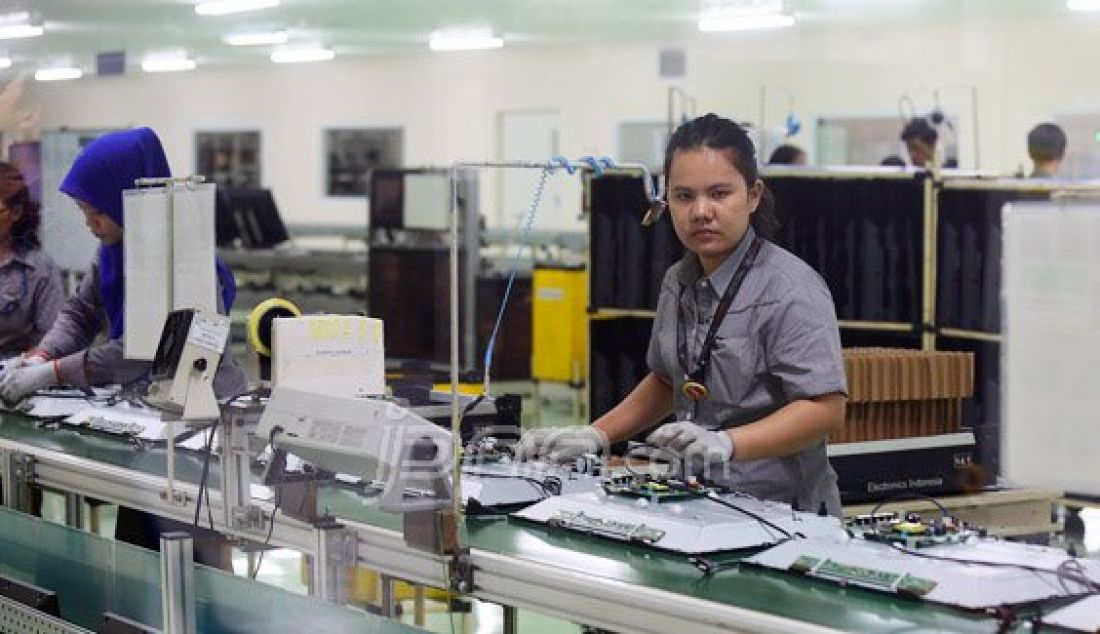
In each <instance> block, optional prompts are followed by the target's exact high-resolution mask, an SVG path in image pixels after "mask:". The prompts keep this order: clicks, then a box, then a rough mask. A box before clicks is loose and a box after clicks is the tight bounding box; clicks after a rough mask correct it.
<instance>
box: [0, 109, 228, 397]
mask: <svg viewBox="0 0 1100 634" xmlns="http://www.w3.org/2000/svg"><path fill="white" fill-rule="evenodd" d="M166 176H169V171H168V159H167V158H166V157H165V156H164V149H163V148H162V147H161V144H160V139H158V138H157V136H156V134H155V133H154V132H153V131H152V130H150V129H149V128H138V129H134V130H126V131H123V132H115V133H111V134H107V135H104V136H102V137H100V138H98V139H96V140H95V141H93V142H92V143H91V144H89V145H88V147H86V148H85V149H84V150H83V151H82V152H81V153H80V155H79V156H77V158H76V161H75V162H74V163H73V166H72V168H71V169H70V170H69V173H68V175H67V176H66V177H65V180H64V181H63V182H62V183H61V191H62V192H64V193H65V194H68V195H69V196H70V197H72V199H73V200H74V201H75V202H76V204H77V206H79V207H80V209H81V211H83V212H84V218H85V222H86V223H87V225H88V230H89V231H91V232H92V234H94V235H95V236H96V237H97V238H98V239H99V242H100V247H99V249H98V250H97V252H96V260H95V261H94V262H93V263H92V265H91V268H90V269H89V270H88V273H87V275H85V276H84V280H83V282H82V283H81V285H80V288H79V289H78V290H77V292H76V294H75V295H74V296H73V297H72V298H70V299H69V301H68V303H67V304H66V305H65V308H64V309H63V310H62V311H61V314H60V315H59V316H58V318H57V320H56V321H55V322H54V324H53V327H52V328H50V330H49V332H48V333H46V335H45V336H44V337H43V338H42V341H41V342H40V343H39V344H38V346H37V347H36V348H35V349H33V350H31V351H29V352H27V353H26V354H24V355H23V357H22V359H21V361H20V362H19V363H16V364H12V366H14V367H8V368H5V370H4V374H3V377H2V378H0V398H3V400H4V401H6V402H8V403H15V402H18V401H20V400H21V399H23V398H24V397H25V396H27V395H29V394H33V393H34V392H35V391H37V390H40V389H43V388H47V387H52V386H55V385H72V386H76V387H81V388H87V387H89V386H92V385H104V384H111V383H122V384H126V383H130V382H132V381H135V380H137V379H140V378H143V377H145V376H146V375H147V374H148V371H149V367H150V363H149V362H147V361H138V360H130V359H124V358H123V341H122V333H123V315H124V312H125V311H124V308H125V303H126V297H125V288H126V284H125V279H124V275H123V246H122V237H123V230H122V225H123V218H122V192H123V191H124V190H127V189H133V188H134V181H135V180H136V179H138V178H142V177H166ZM217 270H218V281H219V285H220V287H221V289H220V290H221V292H220V293H219V299H220V300H221V301H220V303H221V304H222V307H223V308H225V309H228V307H229V306H230V305H231V304H232V302H233V295H234V293H235V290H236V283H235V281H234V279H233V274H232V273H231V272H230V271H229V269H228V268H226V267H225V265H224V264H222V263H221V262H218V267H217ZM161 326H162V324H150V325H149V327H150V328H156V329H158V330H159V328H160V327H161ZM101 334H103V335H106V341H104V342H103V343H94V342H95V340H96V337H97V336H99V335H101ZM222 359H223V363H222V366H221V367H219V369H218V372H217V374H216V375H215V378H214V391H215V393H217V394H218V395H219V396H229V395H232V394H236V393H238V392H241V391H243V390H244V389H245V378H244V373H243V372H241V370H240V369H239V368H238V367H237V366H236V365H235V364H234V363H233V360H232V357H231V355H229V354H225V355H223V357H222ZM45 362H48V363H45Z"/></svg>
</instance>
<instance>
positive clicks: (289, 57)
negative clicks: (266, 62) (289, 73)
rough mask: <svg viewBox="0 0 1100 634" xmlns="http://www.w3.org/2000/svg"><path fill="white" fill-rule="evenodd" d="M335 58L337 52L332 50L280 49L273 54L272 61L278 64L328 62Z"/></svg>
mask: <svg viewBox="0 0 1100 634" xmlns="http://www.w3.org/2000/svg"><path fill="white" fill-rule="evenodd" d="M335 57H336V51H334V50H332V49H331V48H280V49H278V50H276V51H272V53H271V61H273V62H275V63H276V64H294V63H297V62H327V61H329V60H330V59H334V58H335Z"/></svg>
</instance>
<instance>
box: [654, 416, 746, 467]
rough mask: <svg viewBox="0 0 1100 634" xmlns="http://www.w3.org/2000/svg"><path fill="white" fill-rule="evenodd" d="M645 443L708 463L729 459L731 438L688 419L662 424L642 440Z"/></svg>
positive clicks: (731, 453)
mask: <svg viewBox="0 0 1100 634" xmlns="http://www.w3.org/2000/svg"><path fill="white" fill-rule="evenodd" d="M646 441H647V442H649V444H651V445H653V446H655V447H661V448H663V449H668V450H670V451H673V452H675V453H677V454H678V455H679V456H681V457H682V458H684V459H685V461H687V462H690V463H691V464H700V463H701V464H710V463H712V462H721V461H728V460H730V459H731V458H733V438H731V437H730V435H729V434H727V433H726V432H724V431H711V430H709V429H706V428H705V427H701V426H699V425H697V424H695V423H693V422H691V421H679V422H676V423H669V424H667V425H662V426H661V427H659V428H658V429H657V431H655V432H653V433H652V434H650V435H649V438H647V439H646Z"/></svg>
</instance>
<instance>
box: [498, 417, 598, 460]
mask: <svg viewBox="0 0 1100 634" xmlns="http://www.w3.org/2000/svg"><path fill="white" fill-rule="evenodd" d="M608 444H609V443H608V440H607V435H605V434H604V433H603V432H602V431H600V430H599V429H598V428H596V427H595V426H593V425H584V426H581V427H547V428H543V429H532V430H530V431H528V432H527V433H525V434H523V437H522V438H520V440H519V442H518V443H516V446H515V449H514V450H513V457H514V458H515V459H516V461H523V460H545V461H547V462H554V463H563V462H570V461H572V460H576V459H577V458H580V457H581V456H584V455H587V454H598V453H601V452H602V451H604V450H605V448H606V447H607V446H608Z"/></svg>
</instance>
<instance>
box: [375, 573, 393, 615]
mask: <svg viewBox="0 0 1100 634" xmlns="http://www.w3.org/2000/svg"><path fill="white" fill-rule="evenodd" d="M378 585H379V589H380V591H381V593H380V595H379V596H380V597H381V600H380V603H381V605H379V607H380V608H381V610H382V616H384V617H386V618H387V619H392V618H393V617H394V615H395V614H397V602H396V601H395V600H394V596H393V577H391V576H389V575H387V574H380V575H378Z"/></svg>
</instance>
